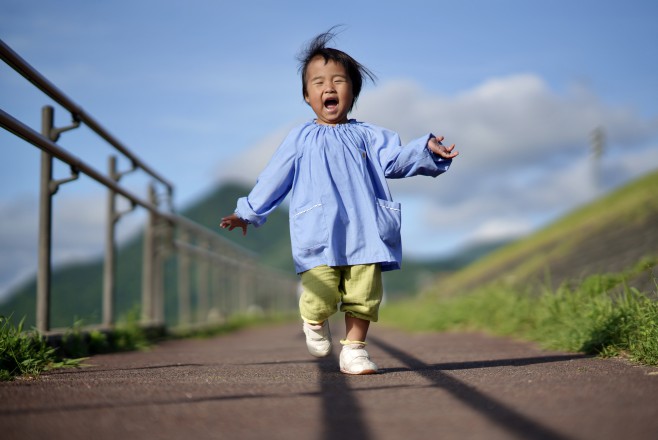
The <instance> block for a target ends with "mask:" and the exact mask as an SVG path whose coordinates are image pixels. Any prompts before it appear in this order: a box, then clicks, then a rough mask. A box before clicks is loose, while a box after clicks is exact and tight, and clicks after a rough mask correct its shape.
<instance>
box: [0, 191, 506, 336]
mask: <svg viewBox="0 0 658 440" xmlns="http://www.w3.org/2000/svg"><path fill="white" fill-rule="evenodd" d="M248 191H249V188H246V187H244V186H240V185H235V184H227V185H223V186H221V187H218V188H216V189H214V190H213V191H211V192H209V193H208V194H205V195H204V196H202V197H200V199H199V200H198V201H195V202H193V203H191V204H190V205H189V206H187V207H185V208H184V209H182V210H181V215H183V216H185V217H187V218H190V219H191V220H194V221H195V222H197V223H199V224H201V225H204V226H206V227H207V228H209V229H212V230H217V231H219V232H220V234H222V236H224V237H226V238H227V239H229V240H232V241H234V242H235V243H237V244H239V245H241V246H243V247H245V248H247V249H249V250H251V251H253V252H255V253H256V254H257V255H258V256H259V257H260V261H261V262H262V263H263V264H266V265H269V266H272V267H275V268H278V269H281V270H284V271H286V272H289V273H291V274H293V273H294V266H293V262H292V256H291V248H290V235H289V230H288V213H287V210H286V209H283V208H279V209H277V210H276V211H275V212H273V213H272V215H270V217H269V218H268V220H267V223H266V224H265V225H264V226H263V227H261V228H250V230H249V233H248V234H247V236H243V235H242V234H241V232H240V231H235V230H234V231H233V232H228V231H225V230H221V229H219V226H218V225H219V222H220V219H221V217H223V216H225V215H228V214H230V213H231V212H233V210H234V209H235V204H236V200H237V199H238V197H240V196H243V195H245V194H247V193H248ZM35 233H36V231H35ZM498 245H500V244H499V243H496V244H493V245H486V246H482V247H474V248H470V249H467V250H466V251H464V253H463V254H460V255H455V256H452V257H450V258H445V259H440V260H436V261H423V262H418V261H412V260H405V261H404V263H403V269H402V270H401V271H395V272H392V273H386V274H385V277H384V283H385V288H386V292H387V295H388V297H389V298H396V297H400V296H403V295H411V294H415V293H416V292H417V291H418V290H419V289H420V288H422V287H423V286H426V285H427V284H428V283H430V282H432V281H434V280H435V278H436V276H437V274H441V273H450V272H453V271H456V270H458V269H460V268H462V267H464V266H465V265H467V264H469V263H471V262H472V261H474V260H475V259H477V258H479V257H480V256H481V255H483V254H485V253H487V252H489V251H491V250H492V249H493V248H495V247H496V246H498ZM102 265H103V261H102V257H100V256H99V257H98V258H97V259H94V260H90V261H88V262H85V263H84V264H71V265H68V266H66V267H61V268H57V269H56V270H55V271H54V273H53V276H52V297H53V299H52V317H51V322H52V326H53V327H67V326H70V325H71V324H72V323H73V322H74V320H77V319H82V320H83V321H84V322H85V323H96V322H99V321H100V318H101V316H102V309H101V292H102ZM117 266H118V267H117V296H116V304H115V308H116V313H117V316H120V315H122V314H125V313H126V312H127V311H128V310H130V309H131V308H132V307H133V306H135V305H136V304H139V302H140V299H141V294H140V289H141V282H142V281H141V270H142V236H141V234H139V235H138V236H136V237H135V238H133V239H132V240H129V241H128V242H127V243H125V244H123V245H122V246H120V248H119V250H118V258H117ZM166 272H167V279H166V282H165V285H166V286H169V288H167V289H165V301H166V306H165V310H166V311H167V319H168V320H173V319H175V310H176V298H175V291H174V289H173V288H172V287H171V286H176V275H177V273H176V270H175V268H174V267H173V266H172V268H171V270H167V271H166ZM35 298H36V281H35V279H32V280H30V281H29V282H27V283H26V284H24V285H23V286H20V287H19V288H18V289H16V290H15V291H14V292H12V293H11V294H10V296H9V299H8V300H7V301H6V302H5V303H3V304H0V314H2V315H10V314H13V315H14V317H17V318H20V317H23V316H26V326H28V327H29V326H31V325H34V322H35V317H34V313H35V301H36V299H35Z"/></svg>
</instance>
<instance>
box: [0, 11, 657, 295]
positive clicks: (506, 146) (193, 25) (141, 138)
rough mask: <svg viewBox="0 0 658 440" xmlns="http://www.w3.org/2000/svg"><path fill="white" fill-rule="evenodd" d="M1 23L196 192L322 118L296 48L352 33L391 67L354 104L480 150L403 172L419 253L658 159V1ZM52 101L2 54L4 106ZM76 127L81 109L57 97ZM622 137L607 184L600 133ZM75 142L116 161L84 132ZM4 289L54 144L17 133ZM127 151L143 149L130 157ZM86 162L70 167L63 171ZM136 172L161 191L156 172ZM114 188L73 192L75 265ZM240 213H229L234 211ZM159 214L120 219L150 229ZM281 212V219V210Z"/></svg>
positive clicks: (58, 208)
mask: <svg viewBox="0 0 658 440" xmlns="http://www.w3.org/2000/svg"><path fill="white" fill-rule="evenodd" d="M0 7H1V9H2V11H3V12H2V14H1V15H0V38H1V39H2V40H3V41H4V42H5V43H7V44H8V45H9V46H11V47H12V48H13V49H14V50H15V51H16V52H18V53H19V54H20V55H21V56H22V57H23V58H25V59H26V60H27V61H28V62H29V63H30V64H32V65H33V66H34V67H35V68H37V69H38V70H39V71H40V72H41V73H42V74H44V75H45V76H46V77H47V78H49V79H50V80H51V81H52V82H53V83H55V84H56V85H57V86H58V87H59V88H60V89H62V90H63V91H64V92H65V93H66V94H67V95H69V96H70V97H71V98H72V99H73V100H74V101H75V102H77V103H78V104H79V105H81V106H82V107H83V108H84V109H85V110H86V111H87V112H88V113H89V114H91V115H92V116H93V117H94V118H95V119H96V120H98V121H100V122H101V124H102V125H103V126H105V127H106V128H107V129H108V130H109V131H110V132H111V133H112V134H113V135H115V136H116V137H117V138H118V139H120V140H121V141H122V142H123V143H124V144H125V145H127V146H128V147H129V148H131V149H132V150H133V151H135V152H136V154H137V155H138V156H139V157H140V158H142V159H143V160H144V161H146V162H147V163H149V164H150V165H152V166H153V168H155V169H156V170H157V171H158V172H160V173H161V174H163V175H164V176H166V177H167V178H168V179H169V180H171V181H172V182H174V183H175V185H176V199H175V203H176V206H177V207H179V208H182V207H185V206H186V205H188V204H190V203H192V202H193V201H194V200H196V199H198V198H200V197H202V196H203V194H205V193H206V192H207V191H209V190H211V189H212V188H214V187H215V186H216V185H217V184H218V183H220V182H221V181H225V180H228V179H239V180H241V181H243V182H245V183H247V184H253V182H254V181H255V178H256V176H257V174H258V172H259V171H260V170H261V169H262V167H263V166H264V164H265V163H266V162H267V160H268V159H269V156H270V155H271V153H272V151H273V150H274V149H275V148H276V146H277V145H278V143H279V142H280V141H281V140H282V138H283V136H284V135H285V133H286V132H287V131H288V130H289V129H290V128H291V127H292V126H294V125H296V124H298V123H300V122H302V121H305V120H307V119H310V118H312V117H313V114H312V112H311V111H310V108H309V107H308V106H306V105H305V103H304V102H303V100H302V96H301V84H300V80H299V78H298V73H297V62H296V60H295V56H296V54H297V53H298V52H299V50H300V49H301V48H302V46H303V45H304V43H305V42H307V41H308V40H309V39H310V38H312V37H313V36H314V35H316V34H318V33H320V32H322V31H324V30H327V29H328V28H330V27H331V26H333V25H336V24H343V25H344V28H343V31H342V32H341V33H340V34H339V36H338V38H337V39H336V40H335V41H334V43H333V44H334V46H335V47H338V48H340V49H343V50H345V51H346V52H348V53H350V54H351V55H352V56H354V57H355V58H356V59H357V60H359V61H360V62H361V63H363V64H364V65H366V66H367V67H368V68H370V69H371V70H372V71H374V72H375V73H376V74H377V76H378V82H377V84H375V85H372V84H368V85H367V86H366V87H365V89H364V91H363V93H362V95H361V98H360V100H359V102H358V104H357V106H356V109H355V111H354V112H353V117H355V118H357V119H361V120H366V121H368V122H372V123H376V124H379V125H383V126H385V127H387V128H390V129H393V130H396V131H398V132H399V133H400V135H401V137H402V139H403V140H404V141H410V140H411V139H414V138H416V137H419V136H421V135H423V134H424V133H426V132H429V131H431V132H434V133H436V134H442V135H444V136H445V137H446V141H448V142H451V143H452V142H454V143H456V144H457V146H458V149H459V150H460V152H461V155H460V157H459V159H458V160H457V161H455V164H454V165H453V168H452V169H451V170H450V171H449V172H448V173H447V174H445V175H443V176H441V177H439V178H437V179H436V180H432V179H427V178H412V179H407V180H405V181H400V182H392V184H391V188H392V191H393V195H394V197H395V198H396V199H397V200H398V201H400V202H402V204H403V211H404V212H403V219H404V220H403V243H404V251H405V254H406V255H407V256H408V257H417V258H420V257H428V256H437V255H445V254H449V253H450V252H452V251H454V250H455V249H458V248H459V247H461V246H465V245H467V244H469V243H472V242H475V241H479V240H488V239H496V238H504V237H511V236H515V235H518V234H522V233H527V232H530V231H532V230H534V229H536V228H538V227H541V226H542V225H544V224H546V223H547V222H549V221H551V220H553V219H555V218H556V217H558V216H560V215H562V214H564V213H566V212H568V211H569V210H571V209H573V208H574V207H577V206H578V205H580V204H582V203H585V202H588V201H590V200H593V199H594V198H595V197H597V196H599V195H601V194H602V193H604V192H606V191H609V190H610V189H612V188H614V187H616V186H618V185H620V184H622V183H624V182H627V181H629V180H631V179H634V178H636V177H638V176H640V175H642V174H644V173H646V172H648V171H651V170H654V169H656V168H658V148H657V146H658V99H656V98H657V95H658V93H657V91H658V57H656V56H655V42H656V41H658V26H656V25H655V23H656V22H657V20H658V3H656V2H654V1H633V0H631V1H580V2H578V1H561V0H558V1H551V2H542V3H538V2H527V1H492V0H490V1H486V0H480V1H462V2H454V1H451V2H444V1H431V2H430V1H426V2H425V1H414V0H410V1H405V2H395V3H392V2H391V3H388V2H377V1H353V0H352V1H340V0H338V1H333V2H329V3H327V2H325V3H318V4H313V3H309V2H304V1H288V2H265V1H251V2H234V1H231V2H228V1H210V0H188V1H185V2H173V1H172V2H162V1H140V0H132V1H124V0H115V1H112V2H93V1H82V0H75V1H62V2H51V1H32V2H24V1H13V0H0ZM45 104H50V100H49V98H47V97H45V96H44V95H43V94H41V93H40V92H36V91H34V90H33V88H32V87H31V86H30V85H29V84H28V83H27V82H26V81H25V80H23V79H22V78H21V77H19V76H18V75H17V74H15V73H14V72H13V71H12V70H10V69H9V68H8V67H7V66H6V65H4V63H0V108H2V109H3V110H4V111H6V112H8V113H10V114H11V115H13V116H15V117H17V118H19V119H21V120H23V121H24V122H26V123H27V124H28V125H30V126H32V127H33V128H35V129H37V130H38V129H39V127H40V121H39V117H40V109H41V106H43V105H45ZM56 115H57V117H56V120H57V122H58V124H60V125H66V124H68V123H69V121H70V116H69V115H67V114H66V113H65V112H64V111H63V110H61V109H59V108H57V109H56ZM597 127H602V128H603V129H604V131H605V134H606V149H605V153H604V155H603V157H602V158H601V161H600V163H599V164H598V165H597V166H598V167H599V168H600V170H601V176H602V181H601V184H600V185H598V186H597V185H595V184H594V182H593V179H592V175H593V166H594V165H593V163H592V160H591V157H590V152H589V137H590V134H591V132H592V130H594V129H595V128H597ZM60 144H61V145H63V146H64V147H66V148H68V149H69V150H70V151H71V152H73V153H74V154H76V155H77V156H79V157H82V158H84V159H85V160H87V161H89V162H90V163H92V164H93V165H94V166H96V167H97V168H99V169H100V170H105V169H106V166H107V165H106V162H107V157H108V155H109V154H111V151H110V150H109V148H107V146H105V145H104V144H102V143H101V142H99V141H97V140H96V139H94V137H93V136H91V135H90V134H89V132H88V130H85V129H80V130H76V131H75V132H70V133H66V134H64V135H63V136H62V138H61V140H60ZM0 151H1V152H2V155H3V158H4V160H3V161H2V164H0V179H2V182H1V183H2V185H0V219H1V220H0V221H1V222H2V224H1V225H0V226H1V228H0V298H2V296H3V294H4V293H5V292H6V291H7V288H9V287H10V286H11V285H14V284H15V283H17V282H19V281H20V280H22V279H25V278H26V277H28V276H30V275H32V274H33V273H34V271H35V269H36V234H37V229H36V228H37V197H38V175H39V152H38V151H37V150H36V149H35V148H33V147H31V146H29V145H27V144H24V143H23V142H21V141H19V140H16V139H14V138H13V137H12V136H11V135H9V134H8V133H7V132H5V131H4V130H0ZM120 164H122V165H123V166H124V167H125V166H127V165H126V164H125V161H124V162H121V159H120ZM66 173H67V169H66V168H65V167H62V166H61V165H57V167H56V175H57V176H58V177H63V176H65V175H66ZM122 182H124V183H125V184H126V185H127V186H129V187H130V188H131V189H132V190H133V191H134V192H136V193H139V194H142V195H143V194H144V193H145V188H146V178H144V177H143V176H139V175H135V176H130V177H127V178H126V179H125V181H122ZM104 206H105V192H104V190H103V189H102V188H100V187H99V186H98V185H97V184H95V183H94V182H92V181H91V180H90V179H87V178H84V177H83V178H81V179H80V181H79V182H76V183H73V184H68V185H65V186H63V187H62V188H61V189H60V191H59V193H58V194H57V195H56V197H55V214H54V215H55V225H54V228H55V231H56V234H57V235H56V238H55V249H54V257H55V260H56V263H57V264H61V263H63V262H66V261H71V260H75V259H84V258H88V257H89V256H90V255H99V254H100V252H101V251H100V249H101V246H102V240H103V224H104V213H103V209H104ZM224 214H225V213H219V212H218V219H219V218H220V217H221V216H222V215H224ZM140 218H141V214H140V213H133V214H130V215H128V216H126V217H125V218H124V219H122V220H121V222H120V224H119V232H120V234H121V235H122V236H124V237H125V236H128V235H130V234H131V233H134V231H135V230H136V228H137V227H138V225H139V221H140ZM265 227H266V226H265Z"/></svg>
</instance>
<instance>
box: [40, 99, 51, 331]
mask: <svg viewBox="0 0 658 440" xmlns="http://www.w3.org/2000/svg"><path fill="white" fill-rule="evenodd" d="M53 121H54V109H53V108H52V107H51V106H48V105H46V106H44V107H42V109H41V134H42V135H44V136H45V137H47V138H48V139H51V133H52V130H53ZM52 170H53V157H52V155H50V153H48V152H46V151H42V152H41V179H40V184H39V256H38V259H39V263H38V269H37V305H36V309H37V310H36V315H37V316H36V325H37V330H38V331H39V332H42V333H43V332H47V331H48V330H50V277H51V274H50V271H51V265H50V261H51V260H50V259H51V252H52V237H51V232H52V190H51V182H52V176H53V171H52Z"/></svg>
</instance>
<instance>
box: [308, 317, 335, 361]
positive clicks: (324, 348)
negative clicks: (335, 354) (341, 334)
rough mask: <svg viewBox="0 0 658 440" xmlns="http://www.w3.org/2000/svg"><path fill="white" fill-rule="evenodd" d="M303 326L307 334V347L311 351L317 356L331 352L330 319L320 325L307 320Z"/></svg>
mask: <svg viewBox="0 0 658 440" xmlns="http://www.w3.org/2000/svg"><path fill="white" fill-rule="evenodd" d="M302 328H303V329H304V334H305V335H306V347H307V348H308V352H309V353H311V354H312V355H313V356H315V357H325V356H328V355H329V353H331V330H330V329H329V321H328V320H325V321H324V322H323V323H322V324H318V325H313V324H309V323H307V322H305V323H304V325H303V326H302Z"/></svg>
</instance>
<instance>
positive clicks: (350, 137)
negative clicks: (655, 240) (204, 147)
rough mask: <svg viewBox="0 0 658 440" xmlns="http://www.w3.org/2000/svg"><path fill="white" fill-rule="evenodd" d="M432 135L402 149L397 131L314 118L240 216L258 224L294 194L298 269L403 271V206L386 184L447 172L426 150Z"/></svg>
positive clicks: (288, 143) (243, 201)
mask: <svg viewBox="0 0 658 440" xmlns="http://www.w3.org/2000/svg"><path fill="white" fill-rule="evenodd" d="M431 137H433V135H432V134H431V133H430V134H427V135H425V136H423V137H422V138H419V139H416V140H415V141H412V142H411V143H409V144H408V145H407V146H404V147H403V146H402V145H401V142H400V137H399V136H398V134H397V133H395V132H393V131H390V130H387V129H385V128H381V127H377V126H375V125H372V124H368V123H364V122H358V121H356V120H353V119H352V120H349V122H348V123H345V124H339V125H335V126H332V125H322V124H317V123H316V122H315V121H310V122H307V123H305V124H302V125H301V126H299V127H297V128H294V129H292V130H291V131H290V133H289V134H288V136H287V137H286V138H285V139H284V141H283V142H282V143H281V145H280V146H279V147H278V149H277V150H276V152H275V153H274V155H273V156H272V158H271V159H270V162H269V163H268V165H267V166H266V168H265V169H264V170H263V172H262V173H261V174H260V175H259V177H258V180H257V182H256V185H255V186H254V188H253V189H252V191H251V192H250V193H249V195H248V196H247V197H242V198H240V199H238V203H237V208H236V211H235V212H236V214H237V216H238V217H240V218H241V219H243V220H246V221H247V222H248V223H250V224H253V225H254V226H256V227H258V226H261V225H262V224H263V223H265V221H266V219H267V216H268V215H269V214H270V213H271V212H272V211H273V210H274V209H275V208H276V207H277V206H279V204H280V203H281V202H282V201H283V200H284V198H285V197H286V195H287V194H288V193H289V192H290V193H291V197H290V240H291V244H292V253H293V260H294V263H295V270H296V272H297V273H301V272H304V271H307V270H309V269H312V268H314V267H316V266H319V265H322V264H326V265H327V266H346V265H355V264H370V263H380V264H381V268H382V270H393V269H399V268H400V264H401V262H402V243H401V239H400V225H401V214H402V212H401V206H400V204H399V203H397V202H394V201H393V199H392V198H391V193H390V190H389V188H388V185H387V183H386V179H387V178H391V179H397V178H403V177H409V176H415V175H425V176H432V177H436V176H438V175H439V174H441V173H443V172H445V171H447V170H448V168H449V167H450V164H451V162H452V160H450V159H443V158H441V157H440V156H438V155H435V154H434V153H432V152H431V151H430V150H429V149H428V148H427V142H428V140H429V139H430V138H431Z"/></svg>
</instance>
